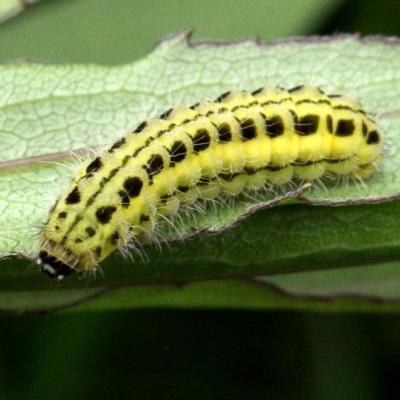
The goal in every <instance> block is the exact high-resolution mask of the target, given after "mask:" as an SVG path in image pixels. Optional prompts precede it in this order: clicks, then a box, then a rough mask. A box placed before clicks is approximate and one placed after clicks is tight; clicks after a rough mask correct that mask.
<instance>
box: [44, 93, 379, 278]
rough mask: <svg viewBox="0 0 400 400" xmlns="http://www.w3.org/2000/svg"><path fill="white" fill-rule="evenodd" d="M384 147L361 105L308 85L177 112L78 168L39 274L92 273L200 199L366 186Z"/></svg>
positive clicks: (55, 216) (56, 210)
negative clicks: (339, 179)
mask: <svg viewBox="0 0 400 400" xmlns="http://www.w3.org/2000/svg"><path fill="white" fill-rule="evenodd" d="M381 145H382V140H381V134H380V133H379V129H378V127H377V126H376V124H375V123H374V121H373V120H372V119H371V118H370V117H369V116H368V115H367V114H366V112H365V111H364V110H363V109H362V108H361V106H360V104H359V103H357V102H356V101H354V100H352V99H349V98H347V97H343V96H340V95H326V94H325V93H324V92H322V91H321V90H320V89H318V88H315V87H311V86H305V85H302V86H297V87H295V88H292V89H289V90H284V89H281V88H260V89H257V90H255V91H253V92H252V93H248V92H244V91H229V92H226V93H224V94H223V95H221V96H219V97H218V98H217V99H216V100H215V101H214V102H204V103H196V104H194V105H192V106H190V107H178V108H174V109H170V110H168V111H166V112H165V113H163V114H161V115H160V117H159V118H158V119H157V118H156V119H148V120H147V121H145V122H142V123H141V124H140V125H139V126H138V127H137V128H136V129H135V130H134V132H133V133H131V134H129V135H127V136H126V137H124V138H122V139H120V140H118V141H117V142H116V143H114V144H113V145H111V146H110V148H109V149H108V150H106V151H105V152H104V153H103V154H100V155H98V156H97V157H95V158H94V159H93V160H88V161H87V162H86V163H84V165H83V166H82V167H81V168H80V169H79V171H78V172H77V174H76V176H75V177H74V180H73V182H74V183H73V185H72V187H71V188H69V189H68V190H67V191H66V193H65V194H64V195H63V196H62V197H61V199H60V201H58V202H57V203H56V205H55V206H54V207H53V209H52V210H51V211H50V213H49V218H48V222H47V223H46V225H45V226H44V228H43V230H42V232H41V243H40V245H41V251H40V253H39V260H40V262H41V263H42V269H43V270H44V272H46V273H47V274H48V275H50V276H53V277H58V278H62V277H63V276H65V275H68V274H69V273H70V272H71V271H73V270H76V271H78V272H85V271H93V270H95V269H96V268H97V267H98V265H99V263H100V262H101V261H102V260H103V259H104V258H106V257H107V256H108V255H109V254H110V253H111V252H113V251H114V250H116V249H118V248H119V247H120V246H121V245H122V244H121V243H128V242H129V240H132V239H135V240H140V235H141V234H142V233H143V232H151V230H152V229H154V226H155V224H156V223H157V221H158V219H159V218H160V215H164V216H167V217H169V216H173V215H174V214H176V213H177V212H179V210H180V208H181V207H182V206H183V204H186V205H190V204H191V203H192V202H195V201H197V199H211V198H216V197H224V196H236V195H238V194H240V193H242V192H245V191H246V190H257V189H260V188H262V187H263V186H264V185H265V184H267V183H270V184H271V183H272V184H275V185H283V184H285V183H287V182H288V181H290V180H292V179H294V178H300V179H302V180H307V181H313V180H315V179H318V178H319V177H321V176H323V175H325V174H337V175H349V176H353V177H357V178H366V177H368V176H369V175H370V174H371V173H372V172H373V170H374V169H375V165H376V163H377V161H378V160H379V158H380V154H381ZM207 189H212V191H211V192H210V190H207ZM210 193H211V194H210ZM133 237H134V238H133Z"/></svg>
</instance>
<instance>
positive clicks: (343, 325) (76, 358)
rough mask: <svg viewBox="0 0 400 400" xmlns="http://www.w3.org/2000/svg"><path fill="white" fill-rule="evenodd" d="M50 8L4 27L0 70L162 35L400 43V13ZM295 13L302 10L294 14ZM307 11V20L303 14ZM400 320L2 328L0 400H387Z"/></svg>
mask: <svg viewBox="0 0 400 400" xmlns="http://www.w3.org/2000/svg"><path fill="white" fill-rule="evenodd" d="M291 3H292V5H291V9H290V10H289V9H288V8H285V7H288V5H290V3H289V2H285V1H282V2H278V1H258V0H251V1H247V2H242V1H228V0H223V1H221V2H218V1H214V2H212V1H209V0H207V1H184V0H181V1H179V0H173V1H170V2H168V1H150V2H147V1H129V0H116V1H107V0H96V1H93V0H47V1H45V0H43V1H42V2H40V3H38V4H37V5H35V6H32V7H29V8H28V9H27V10H26V11H24V12H23V13H22V14H21V15H20V16H18V17H16V18H14V19H11V20H9V21H7V22H5V23H3V24H2V25H0V61H6V60H11V59H16V58H21V57H28V58H33V59H39V60H45V61H52V62H96V63H104V64H119V63H122V62H129V61H132V60H134V59H137V58H139V57H142V56H144V55H145V54H146V53H147V52H148V51H150V49H151V47H152V46H153V44H154V43H155V41H156V40H157V39H158V38H160V37H162V36H163V35H165V34H167V33H171V32H175V31H182V30H185V29H187V28H192V27H196V28H197V30H196V33H195V38H199V39H200V38H201V39H209V38H215V39H217V38H219V39H227V38H240V37H248V36H253V35H257V34H258V35H259V36H260V37H261V38H262V39H274V38H281V37H285V36H289V35H308V34H331V33H335V32H360V33H362V34H363V35H367V34H385V35H399V33H400V18H399V17H400V2H398V1H395V0H393V1H389V0H387V1H374V0H351V1H325V0H320V5H321V4H323V5H324V7H321V6H319V7H316V6H315V5H314V6H313V5H311V6H310V9H309V10H305V12H304V13H303V14H302V16H301V17H300V13H299V11H296V10H301V9H302V8H303V7H308V6H307V5H306V3H307V4H309V2H307V1H302V0H296V1H292V2H291ZM292 8H293V10H292ZM303 11H304V10H303ZM399 337H400V316H398V315H390V314H388V315H372V314H341V315H340V314H317V313H300V312H270V311H268V312H267V311H266V312H251V311H190V310H189V311H175V310H157V309H155V310H141V311H138V310H136V311H120V312H104V313H100V312H97V313H65V314H58V315H48V316H43V315H24V316H14V315H11V316H2V317H1V318H0V398H1V399H4V400H8V399H43V400H44V399H57V400H62V399H70V398H72V397H75V398H79V399H80V398H85V399H89V398H96V399H108V398H111V397H113V396H119V397H120V398H137V399H156V398H158V399H188V398H190V399H204V398H207V399H243V398H249V399H266V398H271V399H303V398H304V399H323V400H325V399H341V400H343V399H363V400H364V399H386V398H389V397H391V393H392V392H393V393H396V392H397V390H398V379H399V377H400V341H399Z"/></svg>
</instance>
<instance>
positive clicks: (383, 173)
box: [0, 34, 400, 308]
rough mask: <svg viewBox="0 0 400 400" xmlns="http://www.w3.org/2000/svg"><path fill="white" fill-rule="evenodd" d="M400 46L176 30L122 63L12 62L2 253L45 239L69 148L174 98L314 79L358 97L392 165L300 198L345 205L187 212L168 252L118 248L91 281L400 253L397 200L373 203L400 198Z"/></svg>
mask: <svg viewBox="0 0 400 400" xmlns="http://www.w3.org/2000/svg"><path fill="white" fill-rule="evenodd" d="M399 55H400V47H399V42H398V41H397V40H396V39H389V38H369V39H360V38H358V37H356V36H338V37H325V38H324V37H322V38H321V37H315V38H298V39H292V40H286V41H278V42H271V43H258V42H255V41H244V42H240V43H223V42H220V43H216V42H192V41H190V38H188V36H187V35H186V34H179V35H174V36H171V37H170V38H169V39H167V40H164V41H163V42H161V43H160V44H159V45H158V46H157V48H156V49H155V50H154V51H153V52H152V53H151V54H150V55H149V56H148V57H146V58H144V59H143V60H141V61H138V62H136V63H132V64H127V65H122V66H116V67H101V66H96V65H57V66H56V65H42V64H14V65H13V64H10V65H2V66H0V135H1V137H2V141H1V142H0V157H1V161H2V162H1V164H0V185H1V186H0V187H1V189H0V210H1V213H0V224H1V227H2V228H1V232H0V252H1V254H3V255H10V254H16V255H20V256H23V257H26V256H31V255H34V254H35V253H36V252H37V239H36V238H35V234H36V233H37V232H38V229H39V228H40V226H41V224H43V222H44V221H45V220H46V217H47V213H48V210H49V208H50V206H51V204H52V203H53V202H54V200H55V199H56V197H57V196H58V194H59V192H60V190H62V189H63V188H65V187H66V185H67V182H68V180H69V178H70V175H71V170H73V168H74V166H75V165H76V164H77V162H73V161H72V162H71V161H70V158H71V157H70V156H71V152H72V153H73V152H75V153H76V152H79V150H80V149H82V148H87V147H97V146H99V145H104V144H107V143H110V142H112V141H113V140H115V139H116V138H117V137H118V136H119V135H121V134H123V133H124V132H126V131H127V130H130V129H132V128H134V127H135V126H136V124H138V123H139V122H140V121H141V120H143V119H144V118H148V117H149V116H156V115H158V114H160V113H161V112H162V111H164V110H166V109H168V108H169V107H171V106H176V105H181V104H191V103H193V102H195V101H198V100H206V99H210V98H211V99H212V98H214V97H216V96H218V95H219V94H221V93H222V92H224V91H226V90H232V89H233V88H235V89H238V88H241V89H246V90H254V89H257V88H258V87H260V86H264V85H280V86H284V87H287V88H290V87H292V86H295V85H298V84H304V83H307V84H313V85H318V86H320V87H322V88H323V89H324V90H325V91H326V92H328V93H341V94H347V95H349V96H353V97H355V98H357V99H358V100H360V101H361V102H362V104H363V105H364V107H365V109H366V110H367V111H368V112H369V113H371V114H373V115H374V116H375V118H376V119H377V121H378V124H379V126H380V128H381V130H382V131H383V133H384V138H385V148H384V161H383V162H382V165H381V166H380V169H379V171H377V172H376V173H375V174H374V175H373V176H372V177H371V178H370V179H369V180H368V181H367V182H365V184H361V183H359V182H353V181H349V182H337V181H335V182H332V181H327V182H324V186H322V185H314V186H313V187H312V188H311V189H309V190H305V189H304V188H303V189H300V192H299V191H297V192H296V191H295V192H293V193H292V196H291V197H292V198H293V199H296V200H297V201H303V202H307V203H311V204H321V205H337V204H341V205H345V207H340V208H339V207H337V208H331V207H322V206H321V207H311V206H307V205H299V204H297V205H294V204H292V205H286V206H282V207H276V208H272V209H269V210H264V211H261V212H260V211H259V209H262V208H264V207H268V206H271V205H272V204H274V199H275V200H276V196H277V194H276V193H273V194H271V195H270V196H261V195H258V196H257V198H256V199H248V198H247V199H240V200H238V201H235V202H232V203H229V204H221V205H219V206H218V207H217V208H209V209H207V210H206V212H205V213H200V214H197V215H191V216H189V217H188V218H186V219H185V220H184V224H183V225H182V226H179V227H178V228H179V229H178V232H177V231H176V230H173V229H168V226H165V227H164V238H165V240H167V241H170V250H168V249H165V248H164V250H163V251H162V252H161V253H158V252H157V250H155V249H154V248H149V249H148V250H147V254H148V258H149V262H147V263H142V262H141V261H140V260H138V259H137V258H136V260H135V263H133V264H132V262H131V261H129V260H126V259H123V258H122V257H121V256H119V255H115V256H113V257H110V259H108V260H107V261H106V262H105V265H104V271H105V276H106V277H105V278H104V280H103V279H98V280H95V281H94V282H90V285H91V286H92V287H93V288H94V287H98V288H104V287H107V288H110V287H120V286H127V285H132V284H135V285H138V284H140V285H142V284H144V283H146V284H148V283H152V284H154V283H160V282H168V283H171V284H175V283H177V282H182V281H183V282H187V281H192V280H196V279H201V280H208V279H210V278H241V277H252V276H255V275H257V276H259V275H267V274H272V273H283V272H284V273H288V272H293V271H295V272H299V271H306V270H326V269H332V268H337V267H342V266H343V267H352V266H355V265H367V264H370V265H373V264H374V263H381V262H386V261H396V260H398V259H399V251H400V248H399V233H398V229H397V227H396V215H397V213H398V208H399V207H400V203H398V202H396V201H392V202H391V203H387V204H380V205H373V204H372V203H377V202H384V201H389V200H394V199H396V198H398V196H399V180H400V173H399V165H400V158H399V157H400V156H399V151H398V150H399V148H398V147H399V140H398V139H396V138H397V137H398V136H399V133H400V132H399V130H400V118H399V117H400V97H399V96H398V93H399V89H400V70H399V68H396V60H398V59H399ZM281 194H282V193H281ZM286 200H287V199H286ZM260 203H264V204H262V205H261V206H260ZM286 203H287V201H286ZM355 204H356V205H355ZM357 204H358V205H357ZM255 211H258V212H257V214H255V215H253V216H251V217H248V216H250V215H252V214H253V213H254V212H255ZM239 222H240V223H239ZM228 228H229V229H228ZM210 233H218V235H210ZM191 236H194V238H193V239H191V240H186V241H183V242H179V238H181V237H191ZM392 272H393V271H392ZM332 273H338V274H341V272H340V271H339V270H335V271H334V272H333V271H332ZM388 279H389V277H388ZM390 279H393V277H390ZM290 282H292V283H290ZM290 282H289V283H288V285H289V286H291V285H294V283H293V282H294V281H290ZM87 283H88V282H87V281H85V280H84V282H83V281H82V280H78V279H77V278H72V279H70V280H69V281H68V282H65V283H63V284H62V287H65V288H68V290H72V289H76V288H82V287H83V286H85V285H87ZM255 286H256V285H254V282H252V283H251V287H255ZM52 287H54V285H53V283H52V282H48V281H47V280H46V278H45V277H43V276H41V275H40V274H38V273H37V271H36V270H35V269H34V268H29V267H28V265H27V262H26V261H24V260H23V259H22V260H21V259H16V258H11V259H6V260H4V261H3V262H2V264H1V265H0V288H2V290H4V291H7V290H11V289H12V290H32V289H36V290H38V289H41V290H46V289H49V288H52ZM293 287H294V286H293ZM294 289H295V287H294ZM294 289H293V290H294ZM85 290H86V289H82V291H85ZM90 290H91V289H90ZM257 290H260V289H259V287H258V289H257ZM261 290H264V289H261ZM307 290H310V291H311V289H305V292H307ZM326 290H327V289H326ZM367 292H368V290H367ZM8 294H10V293H8ZM382 296H383V298H384V297H385V294H384V293H383V294H382ZM291 301H293V303H294V302H295V300H293V299H292V300H291ZM0 308H1V307H0Z"/></svg>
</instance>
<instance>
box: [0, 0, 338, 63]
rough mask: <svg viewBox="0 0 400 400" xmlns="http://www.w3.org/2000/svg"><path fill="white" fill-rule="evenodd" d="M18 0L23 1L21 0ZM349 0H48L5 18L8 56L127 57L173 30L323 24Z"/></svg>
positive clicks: (215, 33) (227, 34) (240, 33)
mask: <svg viewBox="0 0 400 400" xmlns="http://www.w3.org/2000/svg"><path fill="white" fill-rule="evenodd" d="M14 1H15V0H14ZM342 3H343V0H323V1H321V0H296V1H293V0H268V1H265V0H247V1H246V2H240V1H232V0H218V1H214V0H202V1H193V0H168V1H165V0H153V1H147V2H143V1H142V0H113V1H112V4H110V0H96V1H93V0H73V1H71V0H47V1H42V2H40V4H38V5H37V6H36V7H32V8H30V9H29V12H26V13H23V14H21V15H20V16H19V17H18V18H15V19H14V20H12V21H10V22H9V23H7V24H3V25H0V37H1V40H0V61H7V60H10V59H11V60H12V59H20V58H21V57H29V58H33V59H35V60H36V59H42V60H52V61H56V62H64V63H65V62H81V63H88V62H97V63H106V64H120V63H124V62H130V61H131V60H133V59H137V58H139V57H143V56H144V55H146V54H147V53H148V52H149V50H150V49H151V48H152V47H153V46H154V43H155V42H156V41H157V40H158V39H159V38H160V37H163V36H165V35H167V34H169V33H170V32H179V31H183V30H188V29H195V35H196V37H197V38H208V39H221V38H224V39H231V40H232V39H240V38H243V37H250V36H253V37H260V38H261V39H263V40H266V39H276V38H280V37H286V36H293V35H305V34H309V33H311V32H313V31H314V30H315V29H318V27H319V26H320V25H322V24H323V23H324V21H326V19H327V18H328V17H329V16H330V14H332V12H333V11H335V9H337V8H338V6H339V5H341V4H342ZM10 43H12V46H10V45H9V44H10Z"/></svg>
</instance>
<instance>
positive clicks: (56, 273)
mask: <svg viewBox="0 0 400 400" xmlns="http://www.w3.org/2000/svg"><path fill="white" fill-rule="evenodd" d="M37 263H38V264H39V265H40V266H41V270H42V272H43V273H45V274H46V275H47V276H48V277H50V278H56V279H57V280H59V281H61V280H62V279H64V277H65V276H68V275H70V274H71V273H72V272H73V271H74V270H73V269H72V268H71V267H69V266H68V265H67V264H64V263H63V262H62V261H60V260H58V259H57V258H56V257H54V256H51V255H50V254H49V253H47V251H41V252H40V253H39V258H38V260H37Z"/></svg>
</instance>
